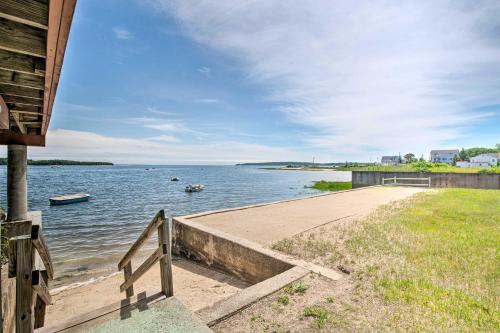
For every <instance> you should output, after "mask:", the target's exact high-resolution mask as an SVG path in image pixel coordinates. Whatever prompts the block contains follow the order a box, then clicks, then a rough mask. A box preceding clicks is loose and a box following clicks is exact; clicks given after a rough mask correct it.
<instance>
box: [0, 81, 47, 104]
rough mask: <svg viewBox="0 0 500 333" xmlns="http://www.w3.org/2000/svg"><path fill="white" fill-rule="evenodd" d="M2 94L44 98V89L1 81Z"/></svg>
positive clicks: (0, 90) (0, 92)
mask: <svg viewBox="0 0 500 333" xmlns="http://www.w3.org/2000/svg"><path fill="white" fill-rule="evenodd" d="M0 94H2V95H8V96H16V97H27V98H34V99H40V100H43V90H38V89H33V88H25V87H19V86H15V85H10V84H3V83H0ZM6 103H8V102H6Z"/></svg>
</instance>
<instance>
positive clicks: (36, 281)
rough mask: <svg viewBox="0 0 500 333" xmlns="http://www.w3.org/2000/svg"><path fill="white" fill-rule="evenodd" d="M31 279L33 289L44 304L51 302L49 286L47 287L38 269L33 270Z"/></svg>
mask: <svg viewBox="0 0 500 333" xmlns="http://www.w3.org/2000/svg"><path fill="white" fill-rule="evenodd" d="M31 279H32V282H31V285H32V286H33V290H34V291H35V292H36V293H37V294H38V295H39V296H40V297H41V298H42V300H43V301H44V302H45V304H51V303H52V297H50V293H49V288H47V283H45V280H44V279H43V275H42V272H41V271H38V270H37V271H33V273H32V277H31Z"/></svg>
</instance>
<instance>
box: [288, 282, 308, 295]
mask: <svg viewBox="0 0 500 333" xmlns="http://www.w3.org/2000/svg"><path fill="white" fill-rule="evenodd" d="M308 288H309V286H308V285H306V284H305V283H304V282H302V281H299V282H294V283H292V284H290V285H288V286H286V287H285V288H283V290H284V291H285V292H286V293H287V294H290V295H295V294H299V295H304V294H305V293H306V290H307V289H308Z"/></svg>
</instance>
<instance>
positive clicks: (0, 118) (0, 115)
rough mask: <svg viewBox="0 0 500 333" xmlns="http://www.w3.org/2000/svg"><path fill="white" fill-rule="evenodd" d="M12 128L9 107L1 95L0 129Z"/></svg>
mask: <svg viewBox="0 0 500 333" xmlns="http://www.w3.org/2000/svg"><path fill="white" fill-rule="evenodd" d="M8 129H10V118H9V107H8V106H7V104H5V101H4V100H3V97H2V95H0V130H8Z"/></svg>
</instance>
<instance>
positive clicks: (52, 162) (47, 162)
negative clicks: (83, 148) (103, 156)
mask: <svg viewBox="0 0 500 333" xmlns="http://www.w3.org/2000/svg"><path fill="white" fill-rule="evenodd" d="M0 165H7V158H5V157H4V158H0ZM28 165H113V163H111V162H82V161H70V160H30V159H29V160H28Z"/></svg>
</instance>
